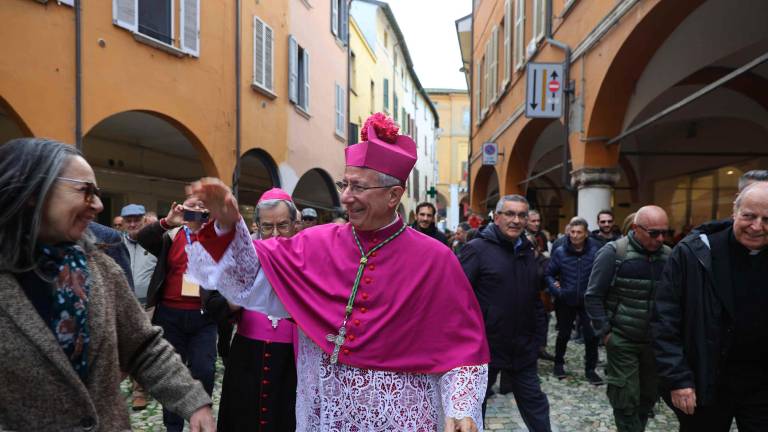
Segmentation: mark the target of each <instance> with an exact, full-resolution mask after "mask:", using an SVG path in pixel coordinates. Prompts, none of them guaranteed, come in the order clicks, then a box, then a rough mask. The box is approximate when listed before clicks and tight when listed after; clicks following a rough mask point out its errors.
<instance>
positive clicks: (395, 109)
mask: <svg viewBox="0 0 768 432" xmlns="http://www.w3.org/2000/svg"><path fill="white" fill-rule="evenodd" d="M394 98H395V104H394V105H393V106H392V112H393V113H394V116H395V122H397V119H398V117H397V95H394Z"/></svg>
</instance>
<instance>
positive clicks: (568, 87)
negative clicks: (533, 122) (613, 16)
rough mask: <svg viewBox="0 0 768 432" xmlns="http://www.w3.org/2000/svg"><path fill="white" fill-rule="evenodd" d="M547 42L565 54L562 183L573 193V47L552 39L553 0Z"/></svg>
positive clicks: (548, 9)
mask: <svg viewBox="0 0 768 432" xmlns="http://www.w3.org/2000/svg"><path fill="white" fill-rule="evenodd" d="M545 23H546V40H547V43H548V44H550V45H552V46H554V47H557V48H560V49H561V50H563V52H564V53H565V59H564V60H563V75H564V76H563V85H564V86H563V127H564V129H565V142H564V143H563V171H562V177H561V179H562V182H563V187H564V188H565V190H568V191H571V192H572V191H573V187H572V186H571V168H570V163H569V162H568V161H570V160H571V149H570V146H569V145H568V136H569V135H570V132H571V125H570V117H571V94H572V93H573V92H574V88H573V85H572V84H571V78H570V77H571V47H569V46H568V45H566V44H565V43H563V42H560V41H559V40H557V39H554V38H553V37H552V0H547V19H546V21H545Z"/></svg>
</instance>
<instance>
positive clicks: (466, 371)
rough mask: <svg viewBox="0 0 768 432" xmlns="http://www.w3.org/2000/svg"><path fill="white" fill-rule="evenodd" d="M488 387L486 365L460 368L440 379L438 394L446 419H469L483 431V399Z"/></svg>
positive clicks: (452, 370)
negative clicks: (440, 397) (440, 396)
mask: <svg viewBox="0 0 768 432" xmlns="http://www.w3.org/2000/svg"><path fill="white" fill-rule="evenodd" d="M487 385H488V365H480V366H462V367H458V368H456V369H451V370H450V371H448V372H446V373H444V374H443V376H441V377H440V394H441V395H442V399H443V401H442V402H443V412H444V413H445V416H446V417H452V418H455V419H462V418H464V417H471V418H472V419H473V420H474V421H475V424H476V425H477V429H478V430H483V399H484V398H485V387H486V386H487Z"/></svg>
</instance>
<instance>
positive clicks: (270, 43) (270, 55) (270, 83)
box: [264, 24, 275, 91]
mask: <svg viewBox="0 0 768 432" xmlns="http://www.w3.org/2000/svg"><path fill="white" fill-rule="evenodd" d="M274 52H275V37H274V35H273V33H272V27H270V26H268V25H266V24H264V87H266V88H267V90H269V91H275V54H274Z"/></svg>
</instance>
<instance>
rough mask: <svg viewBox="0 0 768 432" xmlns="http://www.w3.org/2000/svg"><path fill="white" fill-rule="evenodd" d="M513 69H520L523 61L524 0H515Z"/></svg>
mask: <svg viewBox="0 0 768 432" xmlns="http://www.w3.org/2000/svg"><path fill="white" fill-rule="evenodd" d="M513 43H514V44H515V53H514V56H515V69H520V68H522V67H523V63H525V0H515V35H514V37H513Z"/></svg>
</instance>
